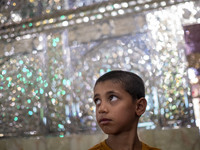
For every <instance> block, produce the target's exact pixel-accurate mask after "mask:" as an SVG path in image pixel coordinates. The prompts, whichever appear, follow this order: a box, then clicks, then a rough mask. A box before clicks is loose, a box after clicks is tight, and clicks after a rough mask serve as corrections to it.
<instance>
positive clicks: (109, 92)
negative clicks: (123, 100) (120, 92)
mask: <svg viewBox="0 0 200 150" xmlns="http://www.w3.org/2000/svg"><path fill="white" fill-rule="evenodd" d="M114 93H117V92H115V91H108V92H106V95H110V94H114ZM99 96H100V94H98V93H97V94H95V95H94V97H93V99H94V98H95V97H99Z"/></svg>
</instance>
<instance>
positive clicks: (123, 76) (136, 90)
mask: <svg viewBox="0 0 200 150" xmlns="http://www.w3.org/2000/svg"><path fill="white" fill-rule="evenodd" d="M107 80H111V81H113V82H116V83H120V84H121V85H122V87H123V88H124V89H125V91H127V92H128V93H129V94H130V95H131V96H132V98H133V100H135V99H140V98H142V97H145V86H144V82H143V80H142V78H140V77H139V76H138V75H137V74H135V73H133V72H128V71H122V70H113V71H110V72H107V73H105V74H104V75H102V76H101V77H99V79H98V80H97V81H96V83H95V86H96V85H97V84H98V83H99V82H104V81H107Z"/></svg>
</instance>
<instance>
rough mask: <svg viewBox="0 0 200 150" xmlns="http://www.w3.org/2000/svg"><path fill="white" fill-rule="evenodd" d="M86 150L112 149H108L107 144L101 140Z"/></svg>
mask: <svg viewBox="0 0 200 150" xmlns="http://www.w3.org/2000/svg"><path fill="white" fill-rule="evenodd" d="M88 150H112V149H110V148H109V147H108V146H107V144H106V142H105V141H103V142H101V143H99V144H97V145H95V146H93V147H92V148H90V149H88Z"/></svg>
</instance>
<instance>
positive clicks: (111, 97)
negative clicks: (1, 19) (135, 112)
mask: <svg viewBox="0 0 200 150" xmlns="http://www.w3.org/2000/svg"><path fill="white" fill-rule="evenodd" d="M109 100H110V101H116V100H118V98H117V96H114V95H111V96H110V97H109Z"/></svg>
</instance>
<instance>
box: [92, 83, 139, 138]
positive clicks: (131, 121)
mask: <svg viewBox="0 0 200 150" xmlns="http://www.w3.org/2000/svg"><path fill="white" fill-rule="evenodd" d="M94 102H95V104H96V119H97V122H98V124H99V126H100V127H101V129H102V130H103V131H104V133H106V134H112V135H116V134H120V133H123V132H127V131H130V130H136V127H137V121H138V117H136V113H135V110H136V100H135V101H133V99H132V97H131V95H130V94H129V93H128V92H126V91H125V90H124V89H123V87H122V86H121V85H120V83H114V82H112V81H110V80H108V81H104V82H99V83H98V84H97V85H96V86H95V88H94Z"/></svg>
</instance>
